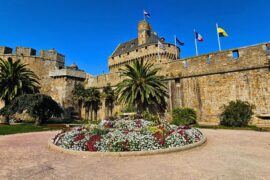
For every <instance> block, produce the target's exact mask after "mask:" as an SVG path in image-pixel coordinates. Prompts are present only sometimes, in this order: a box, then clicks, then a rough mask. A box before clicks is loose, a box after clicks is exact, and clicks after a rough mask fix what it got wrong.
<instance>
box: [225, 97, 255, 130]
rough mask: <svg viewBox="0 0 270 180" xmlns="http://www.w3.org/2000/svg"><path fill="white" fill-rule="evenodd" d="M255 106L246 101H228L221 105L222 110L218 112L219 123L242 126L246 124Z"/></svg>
mask: <svg viewBox="0 0 270 180" xmlns="http://www.w3.org/2000/svg"><path fill="white" fill-rule="evenodd" d="M254 108H255V106H254V105H253V104H250V103H249V102H247V101H241V100H236V101H230V102H229V104H228V105H223V107H222V109H223V112H222V113H221V114H220V125H224V126H233V127H243V126H247V125H248V123H249V121H250V119H251V117H252V115H253V114H254V113H253V109H254Z"/></svg>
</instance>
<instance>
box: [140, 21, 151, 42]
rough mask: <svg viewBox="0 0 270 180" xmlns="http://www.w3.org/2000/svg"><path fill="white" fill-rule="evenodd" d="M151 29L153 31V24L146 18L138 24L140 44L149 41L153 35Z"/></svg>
mask: <svg viewBox="0 0 270 180" xmlns="http://www.w3.org/2000/svg"><path fill="white" fill-rule="evenodd" d="M151 31H152V29H151V26H150V24H149V23H148V22H147V21H146V20H143V21H141V22H139V24H138V45H142V44H145V43H146V42H147V41H148V39H149V38H150V36H151Z"/></svg>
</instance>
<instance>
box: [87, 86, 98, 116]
mask: <svg viewBox="0 0 270 180" xmlns="http://www.w3.org/2000/svg"><path fill="white" fill-rule="evenodd" d="M100 106H101V100H100V92H99V91H98V90H97V89H96V88H93V87H92V88H89V89H86V90H85V93H84V107H85V115H86V117H85V118H86V119H89V113H90V120H93V119H95V120H97V112H98V110H99V109H100ZM93 115H94V118H93Z"/></svg>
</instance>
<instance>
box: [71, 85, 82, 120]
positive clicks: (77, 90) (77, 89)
mask: <svg viewBox="0 0 270 180" xmlns="http://www.w3.org/2000/svg"><path fill="white" fill-rule="evenodd" d="M72 93H73V95H74V100H75V101H76V102H77V103H78V104H77V105H78V114H79V118H81V109H82V105H83V99H84V94H85V89H84V87H83V85H82V84H81V83H76V84H75V86H74V89H73V91H72Z"/></svg>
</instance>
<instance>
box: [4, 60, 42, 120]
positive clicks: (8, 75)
mask: <svg viewBox="0 0 270 180" xmlns="http://www.w3.org/2000/svg"><path fill="white" fill-rule="evenodd" d="M26 66H27V65H26V64H23V63H21V61H20V60H17V61H15V62H14V61H13V60H12V58H8V60H3V59H0V99H1V100H3V101H4V103H5V106H7V105H9V104H10V102H11V101H12V100H13V99H15V98H16V97H18V96H20V95H23V94H32V93H37V92H39V82H38V77H37V75H36V74H35V73H34V72H32V71H31V70H29V69H28V68H26ZM6 123H7V124H8V123H9V119H8V116H6Z"/></svg>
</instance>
